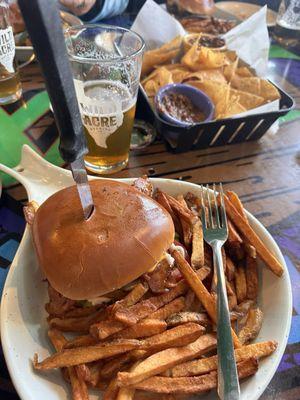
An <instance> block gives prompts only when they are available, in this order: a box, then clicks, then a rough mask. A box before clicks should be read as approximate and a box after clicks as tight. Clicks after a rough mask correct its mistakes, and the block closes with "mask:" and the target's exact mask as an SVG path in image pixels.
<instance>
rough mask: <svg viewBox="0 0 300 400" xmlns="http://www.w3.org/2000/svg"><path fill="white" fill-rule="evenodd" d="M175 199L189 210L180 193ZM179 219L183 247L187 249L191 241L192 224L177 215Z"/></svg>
mask: <svg viewBox="0 0 300 400" xmlns="http://www.w3.org/2000/svg"><path fill="white" fill-rule="evenodd" d="M177 201H178V202H179V203H180V204H181V205H182V207H183V208H185V209H186V210H187V211H190V210H189V209H188V207H187V204H186V202H185V200H184V197H183V196H182V195H179V196H177ZM179 219H180V222H181V226H182V234H183V243H184V245H185V247H186V248H187V249H189V248H190V245H191V243H192V225H191V224H190V223H189V222H187V221H186V220H185V219H184V218H180V217H179Z"/></svg>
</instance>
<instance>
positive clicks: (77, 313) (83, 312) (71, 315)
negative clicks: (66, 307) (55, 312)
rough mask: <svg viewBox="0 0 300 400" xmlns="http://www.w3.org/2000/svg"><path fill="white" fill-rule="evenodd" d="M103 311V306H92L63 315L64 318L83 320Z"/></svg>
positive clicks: (75, 309)
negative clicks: (82, 318)
mask: <svg viewBox="0 0 300 400" xmlns="http://www.w3.org/2000/svg"><path fill="white" fill-rule="evenodd" d="M101 309H102V307H101V306H99V305H96V306H90V307H76V308H73V310H70V311H67V312H66V313H64V314H63V316H62V318H81V317H87V316H89V315H92V314H94V313H95V312H98V311H100V310H101Z"/></svg>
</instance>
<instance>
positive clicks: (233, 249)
mask: <svg viewBox="0 0 300 400" xmlns="http://www.w3.org/2000/svg"><path fill="white" fill-rule="evenodd" d="M227 225H228V240H227V243H226V248H227V249H228V251H229V254H230V255H232V256H233V257H234V258H236V259H237V260H241V259H242V258H243V257H244V249H243V246H242V244H243V240H242V238H241V236H240V235H239V234H238V232H237V231H236V229H235V227H234V225H233V224H232V223H231V221H230V220H227Z"/></svg>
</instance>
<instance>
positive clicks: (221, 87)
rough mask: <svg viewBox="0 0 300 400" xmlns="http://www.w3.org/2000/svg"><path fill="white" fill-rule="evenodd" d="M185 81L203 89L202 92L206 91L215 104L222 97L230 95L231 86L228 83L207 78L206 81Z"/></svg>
mask: <svg viewBox="0 0 300 400" xmlns="http://www.w3.org/2000/svg"><path fill="white" fill-rule="evenodd" d="M185 83H187V84H188V85H191V86H194V87H196V88H198V89H200V90H202V92H204V93H206V94H207V96H208V97H210V98H211V100H212V102H213V103H214V105H215V106H216V104H217V103H218V102H219V101H220V100H222V99H223V100H224V99H225V98H227V96H228V95H229V89H230V87H229V85H228V84H227V83H222V82H216V81H209V80H206V81H204V82H200V81H188V82H185Z"/></svg>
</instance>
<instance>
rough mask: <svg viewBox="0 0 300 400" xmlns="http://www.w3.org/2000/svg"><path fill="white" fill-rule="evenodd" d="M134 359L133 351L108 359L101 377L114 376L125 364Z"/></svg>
mask: <svg viewBox="0 0 300 400" xmlns="http://www.w3.org/2000/svg"><path fill="white" fill-rule="evenodd" d="M132 359H133V356H132V353H125V354H121V355H120V356H118V357H115V358H113V359H111V360H108V361H107V362H106V363H105V364H104V365H103V366H102V368H101V377H103V378H104V379H109V378H112V377H113V376H114V375H115V374H116V373H117V372H118V371H120V369H121V368H122V367H123V366H124V365H125V364H127V363H128V362H129V361H131V360H132Z"/></svg>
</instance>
